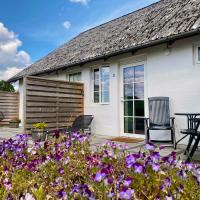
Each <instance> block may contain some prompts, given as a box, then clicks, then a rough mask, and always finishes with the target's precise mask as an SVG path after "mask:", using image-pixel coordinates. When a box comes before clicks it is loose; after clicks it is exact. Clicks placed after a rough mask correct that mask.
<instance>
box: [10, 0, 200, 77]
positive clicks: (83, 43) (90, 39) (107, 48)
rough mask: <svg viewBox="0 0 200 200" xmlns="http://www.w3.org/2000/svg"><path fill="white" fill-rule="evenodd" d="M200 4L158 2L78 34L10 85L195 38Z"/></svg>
mask: <svg viewBox="0 0 200 200" xmlns="http://www.w3.org/2000/svg"><path fill="white" fill-rule="evenodd" d="M199 30H200V0H161V1H159V2H157V3H154V4H152V5H150V6H147V7H145V8H143V9H140V10H137V11H135V12H132V13H130V14H127V15H125V16H122V17H120V18H117V19H114V20H112V21H110V22H107V23H105V24H102V25H100V26H97V27H95V28H92V29H90V30H88V31H85V32H83V33H81V34H79V35H78V36H77V37H75V38H73V39H72V40H70V41H69V42H67V43H65V44H64V45H62V46H61V47H59V48H58V49H56V50H54V51H53V52H51V53H50V54H48V55H47V56H45V57H44V58H42V59H40V60H39V61H37V62H36V63H34V64H32V65H31V66H29V67H27V68H26V69H24V70H23V71H21V72H20V73H18V74H17V75H15V76H14V77H12V78H11V79H10V80H9V81H16V80H18V79H20V78H22V77H23V76H26V75H37V74H41V73H45V72H50V71H54V70H57V69H61V68H67V67H70V66H74V65H78V64H84V63H87V62H89V61H93V60H97V59H101V58H106V57H108V56H113V55H117V54H121V53H124V52H128V51H133V50H136V49H139V48H145V47H148V46H152V45H156V44H159V43H161V42H166V41H167V40H168V41H169V40H175V39H177V38H180V37H181V38H184V37H186V36H187V37H188V36H192V35H194V34H198V33H199Z"/></svg>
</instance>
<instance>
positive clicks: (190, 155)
mask: <svg viewBox="0 0 200 200" xmlns="http://www.w3.org/2000/svg"><path fill="white" fill-rule="evenodd" d="M199 140H200V137H199V136H198V137H197V139H196V141H195V143H194V146H193V147H192V150H191V152H190V153H189V155H188V158H187V161H190V160H191V158H192V157H193V155H194V153H195V151H196V149H197V147H198V144H199Z"/></svg>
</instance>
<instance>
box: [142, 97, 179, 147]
mask: <svg viewBox="0 0 200 200" xmlns="http://www.w3.org/2000/svg"><path fill="white" fill-rule="evenodd" d="M148 102H149V118H145V125H146V141H147V142H149V141H151V142H164V143H172V144H173V147H174V149H175V148H176V138H175V126H174V120H175V118H174V117H170V109H169V97H150V98H149V99H148ZM151 130H169V131H170V132H171V140H164V141H163V140H150V131H151Z"/></svg>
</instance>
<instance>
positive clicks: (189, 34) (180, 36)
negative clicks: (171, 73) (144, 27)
mask: <svg viewBox="0 0 200 200" xmlns="http://www.w3.org/2000/svg"><path fill="white" fill-rule="evenodd" d="M199 33H200V28H198V29H195V30H193V31H189V32H185V33H180V34H178V35H173V36H170V37H166V38H162V39H160V40H154V41H151V42H149V43H145V44H141V45H137V46H134V47H132V48H127V49H124V50H119V51H116V52H113V53H109V54H106V55H101V56H97V57H95V58H92V59H87V60H84V61H82V62H77V63H72V64H69V65H61V66H58V67H57V68H56V69H49V70H46V71H43V72H39V73H32V74H30V75H34V76H36V75H40V74H45V73H50V72H53V71H55V70H61V69H65V68H68V67H73V66H76V65H84V64H86V63H88V62H94V61H97V60H100V59H108V58H110V57H113V56H117V55H120V54H124V53H129V52H132V51H135V50H140V49H144V48H148V47H152V46H157V45H160V44H163V43H167V42H172V41H175V40H180V39H183V38H188V37H192V36H195V35H198V34H199ZM21 78H23V76H19V77H13V78H10V79H9V80H8V82H15V81H17V80H19V79H21Z"/></svg>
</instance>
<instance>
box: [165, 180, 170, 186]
mask: <svg viewBox="0 0 200 200" xmlns="http://www.w3.org/2000/svg"><path fill="white" fill-rule="evenodd" d="M165 185H166V187H170V186H171V179H170V178H166V179H165Z"/></svg>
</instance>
